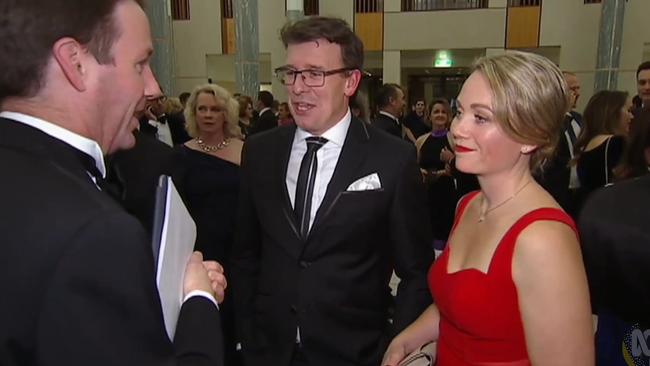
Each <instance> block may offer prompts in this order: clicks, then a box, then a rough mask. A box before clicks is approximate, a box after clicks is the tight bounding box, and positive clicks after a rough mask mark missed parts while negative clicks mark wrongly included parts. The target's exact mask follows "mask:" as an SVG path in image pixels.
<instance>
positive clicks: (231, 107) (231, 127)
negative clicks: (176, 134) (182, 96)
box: [183, 84, 241, 138]
mask: <svg viewBox="0 0 650 366" xmlns="http://www.w3.org/2000/svg"><path fill="white" fill-rule="evenodd" d="M201 93H206V94H212V95H214V97H215V98H217V99H218V100H221V101H222V102H223V103H224V107H225V108H226V114H225V117H226V118H225V120H224V126H223V133H224V136H225V137H235V138H241V131H240V128H239V125H238V122H239V102H237V100H236V99H235V98H233V97H232V95H231V94H230V92H228V91H227V90H226V89H224V88H222V87H220V86H219V85H216V84H203V85H199V86H197V87H196V88H194V90H193V91H192V94H190V97H189V98H188V99H187V104H186V105H185V111H184V112H183V114H184V115H185V125H186V127H185V128H186V129H187V133H188V134H189V135H190V136H191V137H194V138H196V137H198V136H199V130H198V127H197V125H196V104H197V100H198V98H199V94H201Z"/></svg>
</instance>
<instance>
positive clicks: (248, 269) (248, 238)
mask: <svg viewBox="0 0 650 366" xmlns="http://www.w3.org/2000/svg"><path fill="white" fill-rule="evenodd" d="M251 140H253V141H254V138H252V139H251ZM251 140H248V141H247V142H246V143H244V147H243V149H242V164H241V170H240V172H241V181H240V191H239V207H238V210H237V230H235V244H234V245H233V249H232V254H231V258H230V260H231V267H232V268H231V277H230V278H229V281H230V283H231V285H232V287H231V288H232V292H231V294H232V296H233V299H234V309H235V326H236V334H237V340H238V341H239V342H241V343H242V349H243V350H244V351H246V347H247V346H246V344H247V340H249V339H251V338H250V337H252V336H253V334H251V330H250V329H251V321H252V314H253V309H252V306H253V301H254V297H255V291H256V289H257V278H258V273H259V261H260V245H261V237H260V224H259V219H258V217H257V212H256V209H255V205H254V202H253V187H254V182H253V181H252V174H251V173H252V171H253V170H254V167H252V166H251V160H252V159H251V157H250V155H251V152H250V145H251V143H250V141H251Z"/></svg>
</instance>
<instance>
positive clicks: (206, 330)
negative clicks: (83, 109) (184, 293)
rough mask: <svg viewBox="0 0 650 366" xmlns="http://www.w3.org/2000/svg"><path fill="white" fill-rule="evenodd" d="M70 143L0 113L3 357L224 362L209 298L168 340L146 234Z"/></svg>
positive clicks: (47, 361) (191, 304)
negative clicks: (97, 181) (98, 182)
mask: <svg viewBox="0 0 650 366" xmlns="http://www.w3.org/2000/svg"><path fill="white" fill-rule="evenodd" d="M79 153H80V152H78V151H77V150H75V149H74V148H72V147H71V146H70V145H68V144H66V143H64V142H62V141H60V140H58V139H55V138H53V137H50V136H48V135H47V134H45V133H43V132H41V131H39V130H37V129H35V128H32V127H30V126H27V125H24V124H21V123H18V122H15V121H11V120H8V119H0V171H2V172H3V178H2V179H0V202H2V206H1V207H2V210H3V215H2V220H0V232H1V233H2V240H1V241H0V248H1V250H2V255H0V293H2V296H0V364H1V365H3V366H26V365H30V366H32V365H39V366H49V365H52V366H55V365H56V366H60V365H72V366H77V365H78V366H87V365H96V366H102V365H106V366H108V365H134V366H135V365H176V364H179V365H221V364H222V362H221V357H222V349H221V341H222V340H221V333H220V332H221V331H220V321H219V314H218V310H217V309H216V307H215V306H214V305H213V304H212V303H210V301H209V300H207V299H205V298H203V297H193V298H191V299H189V300H188V301H187V302H185V303H184V304H183V306H182V309H181V313H180V317H179V321H178V326H177V329H176V336H175V338H174V342H173V343H172V342H171V341H170V340H169V338H168V337H167V333H166V332H165V327H164V323H163V316H162V309H161V305H160V299H159V297H158V293H157V290H156V284H155V278H154V269H153V256H152V248H151V244H150V240H149V239H148V238H147V236H146V235H145V232H144V230H143V228H142V225H140V223H139V222H138V221H137V220H136V219H135V218H133V217H131V216H130V215H128V214H127V213H126V212H125V211H124V210H123V209H122V208H121V207H120V206H119V205H118V204H117V202H116V201H115V200H113V199H112V198H110V197H108V196H107V194H105V193H104V192H101V191H100V190H98V188H97V187H96V186H95V185H94V183H93V181H92V180H91V179H90V178H89V175H88V173H87V172H86V170H85V169H84V167H83V164H82V163H81V161H82V160H81V159H80V157H79Z"/></svg>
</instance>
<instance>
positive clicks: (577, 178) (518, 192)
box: [0, 0, 650, 366]
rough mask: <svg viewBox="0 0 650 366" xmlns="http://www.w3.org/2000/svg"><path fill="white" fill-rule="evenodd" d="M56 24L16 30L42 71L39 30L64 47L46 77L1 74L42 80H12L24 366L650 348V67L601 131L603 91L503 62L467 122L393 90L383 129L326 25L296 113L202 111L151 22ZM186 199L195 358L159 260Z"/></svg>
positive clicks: (514, 356)
mask: <svg viewBox="0 0 650 366" xmlns="http://www.w3.org/2000/svg"><path fill="white" fill-rule="evenodd" d="M52 1H53V2H54V3H55V4H53V5H52V7H51V9H49V8H48V9H46V10H48V11H50V13H51V14H50V13H48V15H49V16H47V17H46V16H43V13H42V12H43V9H41V8H42V7H41V6H40V5H42V3H41V2H38V1H35V0H23V1H21V2H19V3H16V4H14V6H15V7H20V9H19V10H21V11H19V12H17V13H16V14H17V15H16V18H15V19H13V18H12V19H0V20H5V21H0V30H1V31H2V32H0V34H2V35H1V36H0V42H1V43H3V44H7V45H9V46H11V47H14V48H15V49H13V50H12V52H11V53H12V54H13V55H15V56H16V57H17V59H20V60H23V59H24V60H27V59H29V57H31V56H32V53H33V49H32V47H37V46H29V47H26V46H25V47H23V45H22V43H21V42H14V41H15V38H16V35H17V34H26V35H28V36H29V34H30V33H29V32H22V31H21V29H22V28H21V27H24V26H25V24H32V23H38V22H41V23H42V24H41V26H40V27H38V28H39V29H41V28H42V30H39V32H45V33H44V34H49V33H50V32H58V33H56V34H55V35H54V36H55V37H54V38H52V37H49V38H47V39H52V42H51V43H50V42H49V41H48V42H41V43H39V42H36V41H34V42H33V44H34V45H35V44H37V43H38V44H41V47H40V51H39V53H38V54H40V55H41V58H42V60H39V61H38V62H35V63H32V64H30V65H31V66H29V67H30V68H29V69H25V68H23V67H24V65H23V64H26V61H24V60H23V61H21V62H19V63H12V61H11V60H6V59H3V60H2V61H0V66H1V68H2V69H5V70H10V71H12V70H14V69H15V70H14V71H16V72H23V74H22V75H23V76H24V77H21V78H13V77H9V76H1V77H0V90H2V93H0V101H1V102H2V112H1V113H0V151H1V153H0V169H2V170H3V171H11V172H12V174H10V175H8V176H7V177H5V178H4V179H3V180H0V201H2V202H3V203H5V204H7V205H8V206H7V207H11V208H12V209H13V211H12V215H8V216H9V217H7V218H6V220H2V221H0V231H1V232H3V235H4V238H3V241H2V244H1V245H2V248H3V253H5V255H6V257H3V260H2V263H3V264H4V265H3V266H0V291H2V292H3V293H5V294H10V295H11V296H7V297H6V298H3V300H2V301H0V308H1V309H2V310H3V311H2V312H0V314H2V315H0V324H2V327H0V364H2V365H5V364H6V365H9V366H19V365H20V366H22V365H58V364H70V365H84V364H95V365H111V364H138V365H154V364H187V365H199V364H200V365H227V366H230V365H232V366H237V365H246V366H252V365H286V366H305V365H314V366H320V365H323V366H324V365H341V366H357V365H363V366H375V365H382V366H398V365H400V363H401V362H402V361H403V360H405V359H406V358H407V357H408V355H409V354H410V353H412V352H413V351H417V350H418V349H420V347H421V346H422V345H424V344H427V343H431V342H434V343H435V349H436V358H437V361H436V362H437V363H436V364H437V365H439V366H449V365H486V364H500V365H530V364H534V365H553V366H555V365H593V364H595V363H596V360H598V363H599V364H603V365H605V364H606V365H615V364H617V363H619V362H623V361H622V358H624V357H625V355H628V356H629V354H630V352H631V350H630V344H629V342H630V331H631V329H646V328H648V327H650V318H649V316H648V312H647V309H648V308H649V307H650V296H648V295H647V294H648V288H647V286H646V285H645V283H646V280H647V278H648V268H650V266H648V265H647V264H648V260H649V258H650V255H649V254H648V249H647V248H648V246H647V244H648V238H650V235H649V234H648V231H647V224H646V223H645V217H646V212H647V208H648V205H649V204H650V174H648V173H649V168H648V167H649V166H650V127H649V125H650V111H649V110H648V105H650V63H644V64H641V65H640V66H639V69H638V71H637V73H636V75H637V83H638V90H639V95H638V96H637V97H638V98H630V97H629V95H628V94H627V93H625V92H620V91H599V92H597V93H596V94H594V96H593V97H592V98H591V99H590V101H589V102H588V103H587V106H586V108H585V110H584V112H583V113H582V114H580V113H578V112H577V111H575V108H576V105H577V104H576V103H577V100H578V98H579V96H580V84H579V80H578V78H577V76H576V75H575V74H572V73H570V72H562V71H561V70H559V69H558V67H557V66H556V65H554V64H553V63H552V62H551V61H549V60H548V59H546V58H544V57H542V56H539V55H535V54H531V53H525V52H508V53H507V54H504V55H498V56H490V57H483V58H480V59H479V60H477V61H476V62H475V64H474V65H473V67H472V69H471V74H470V76H469V78H468V79H467V80H466V81H465V83H464V84H463V87H462V90H461V91H460V94H459V95H458V97H457V99H456V100H455V101H454V107H453V109H452V106H451V105H450V102H449V101H448V100H446V99H444V98H435V99H434V100H432V101H430V102H429V103H428V105H427V101H425V100H421V99H417V98H414V100H413V103H412V108H411V111H410V113H408V114H407V113H405V109H406V108H405V107H406V97H407V92H406V91H405V90H404V89H403V88H402V87H401V86H399V85H397V84H385V85H383V86H382V87H381V88H379V90H377V91H376V93H373V95H374V96H375V98H374V100H373V102H374V104H375V108H374V112H375V113H371V110H370V108H369V103H368V98H367V97H366V95H365V94H364V93H363V92H360V91H359V90H358V88H359V84H360V81H361V78H362V76H363V71H362V70H363V58H364V56H363V55H364V52H363V44H362V43H361V41H360V39H359V38H358V37H357V35H356V34H355V33H354V32H353V31H352V29H351V28H350V27H349V26H348V25H347V24H346V23H345V21H343V20H340V19H335V18H328V17H311V18H306V19H304V20H300V21H297V22H293V23H289V24H287V25H286V26H285V27H284V28H283V29H282V31H281V39H282V42H283V44H284V45H285V47H286V50H287V56H286V64H285V65H284V66H282V67H280V68H278V69H277V70H275V71H276V75H277V76H278V78H279V79H280V81H281V82H282V84H284V85H285V87H286V88H287V92H288V102H286V103H279V102H277V101H275V100H274V98H273V95H272V94H271V93H270V92H268V91H261V92H260V93H259V94H258V95H257V99H256V100H255V101H254V100H253V99H252V98H251V97H249V96H245V95H233V94H231V93H230V92H229V91H227V90H226V89H224V88H222V87H220V86H218V85H215V84H205V85H199V86H197V87H196V88H195V89H194V90H193V91H192V92H190V93H183V94H182V95H180V96H179V98H178V99H176V98H167V97H165V96H164V94H163V92H162V91H161V90H160V88H159V86H158V84H157V82H156V80H155V77H154V76H153V73H152V71H151V69H150V68H149V65H148V62H147V61H146V59H145V62H142V61H139V60H141V57H140V56H141V55H148V54H150V48H151V46H150V44H151V36H150V35H149V33H148V28H147V27H146V24H147V19H146V16H145V14H144V11H143V10H142V3H141V2H139V1H135V0H119V1H114V2H110V1H108V0H106V1H104V2H105V3H106V4H105V6H103V7H91V6H89V5H83V4H82V3H79V4H78V5H79V6H84V8H83V9H85V11H84V12H83V14H84V16H85V17H87V18H88V19H89V20H88V21H87V22H83V24H81V25H80V26H81V27H82V29H77V28H75V27H72V26H70V27H71V28H70V29H67V28H66V29H61V28H60V26H61V24H62V23H65V22H61V19H67V18H70V17H74V15H78V14H77V12H78V9H76V8H75V7H69V6H68V7H65V6H63V3H64V2H65V1H63V0H52ZM5 10H6V9H5ZM15 10H16V9H13V10H12V11H15ZM0 13H1V12H0ZM22 17H25V19H23V18H22ZM107 20H110V22H109V23H111V24H112V23H114V24H113V26H114V28H115V29H112V30H108V29H105V28H106V27H105V24H106V22H107ZM108 28H111V27H108ZM98 32H114V33H111V37H107V39H110V41H108V42H109V44H108V45H105V44H102V47H95V45H92V46H91V47H85V43H80V42H82V41H79V40H81V39H83V40H85V41H83V42H86V43H88V42H90V43H91V44H92V42H94V41H93V40H90V41H88V39H87V37H86V36H85V35H87V34H91V35H93V34H94V36H89V37H91V38H92V37H97V33H98ZM34 37H35V38H38V37H36V36H34ZM41 38H43V37H41ZM78 39H79V40H78ZM93 39H94V38H93ZM95 41H97V42H107V41H106V40H105V39H103V38H102V40H95ZM9 46H8V47H9ZM103 52H104V53H103ZM105 52H109V54H105ZM136 54H137V56H136ZM28 56H29V57H28ZM110 59H112V61H110V62H109V61H106V62H105V64H102V62H103V61H102V60H110ZM133 64H137V65H138V70H139V72H134V71H133V67H132V65H133ZM39 65H40V66H39ZM46 65H48V66H46ZM51 65H57V67H52V66H51ZM10 74H12V73H9V74H7V75H10ZM97 80H99V81H101V82H97ZM108 80H110V81H111V82H115V83H116V84H115V85H113V84H111V83H110V82H109V83H106V81H108ZM117 81H120V83H117ZM100 96H101V98H100ZM107 96H108V97H110V98H108V100H111V101H112V102H113V104H111V105H105V104H102V103H103V101H104V98H106V97H107ZM70 100H74V101H75V103H70V102H68V101H70ZM88 105H93V106H95V105H97V106H98V108H90V109H89V108H86V107H85V106H88ZM124 110H127V112H124ZM62 112H63V113H62ZM125 113H126V114H125ZM131 114H133V115H131ZM61 116H66V117H65V118H62V117H61ZM104 155H106V156H105V157H104ZM160 174H167V175H170V176H171V177H172V179H173V181H174V184H175V185H176V187H177V189H178V191H179V193H180V195H181V197H182V199H183V201H184V202H185V205H186V206H187V208H188V211H189V213H190V215H191V216H192V218H193V219H194V221H195V222H196V225H197V237H196V242H195V243H194V245H195V249H196V251H198V252H200V253H194V254H193V255H192V257H191V259H190V261H189V262H188V266H187V269H186V272H185V278H184V283H183V302H182V307H181V310H180V316H179V321H178V325H177V328H176V333H175V335H168V334H166V333H165V327H164V325H163V324H162V318H163V316H162V309H161V307H160V299H159V298H158V294H157V292H156V290H155V283H154V269H153V263H152V260H151V257H150V254H151V246H150V243H149V241H148V239H147V237H150V236H151V231H152V227H153V218H152V215H153V209H154V198H155V197H154V191H155V187H156V183H157V181H158V177H159V175H160ZM612 183H613V186H612V187H606V186H609V185H611V184H612ZM127 212H128V213H129V214H130V215H129V214H127ZM134 217H135V218H136V219H138V220H139V222H138V221H136V220H135V219H134ZM576 222H578V224H576ZM43 223H52V224H51V225H50V224H47V225H45V226H42V224H43ZM37 224H40V225H41V226H36V225H37ZM436 257H437V259H435V258H436ZM393 273H394V274H395V275H396V276H397V277H398V278H399V279H400V282H399V284H398V285H397V289H396V294H395V296H392V295H391V293H390V291H389V286H388V285H389V281H390V279H391V275H392V274H393ZM217 304H218V305H217ZM592 314H595V315H597V316H598V323H597V324H598V325H597V329H598V332H597V333H596V338H594V331H595V329H594V322H593V319H592ZM594 339H595V341H594ZM621 345H623V348H624V350H623V352H621ZM625 347H628V348H627V354H626V353H625V352H626V351H625ZM633 351H634V352H632V354H633V356H635V357H637V358H638V357H643V356H639V355H637V352H636V350H633ZM646 356H648V355H646ZM626 361H627V359H626Z"/></svg>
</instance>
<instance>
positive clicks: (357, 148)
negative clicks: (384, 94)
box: [308, 118, 370, 241]
mask: <svg viewBox="0 0 650 366" xmlns="http://www.w3.org/2000/svg"><path fill="white" fill-rule="evenodd" d="M369 139H370V135H369V133H368V130H367V128H366V125H365V124H364V122H362V121H361V120H359V119H357V118H352V121H351V122H350V128H349V129H348V134H347V136H346V137H345V142H344V144H343V148H342V149H341V155H340V156H339V160H338V162H337V164H336V168H335V169H334V174H333V175H332V179H331V180H330V182H329V184H328V185H327V191H326V192H325V197H324V198H323V202H321V204H320V207H319V208H318V211H317V212H316V218H315V219H314V223H313V225H312V229H311V231H310V232H309V237H311V236H312V235H314V234H315V233H316V232H318V231H319V229H320V227H321V226H322V223H323V222H324V221H325V220H326V219H327V217H328V216H329V213H330V212H331V210H332V208H333V207H334V205H335V204H336V201H337V200H338V198H339V195H340V194H341V193H342V192H345V190H346V189H347V187H348V185H350V183H352V182H353V181H354V179H356V178H358V177H357V175H358V174H359V168H360V167H361V164H362V163H363V162H364V161H365V160H366V155H367V152H368V150H367V148H366V147H367V142H368V140H369ZM309 237H308V241H309Z"/></svg>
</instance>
